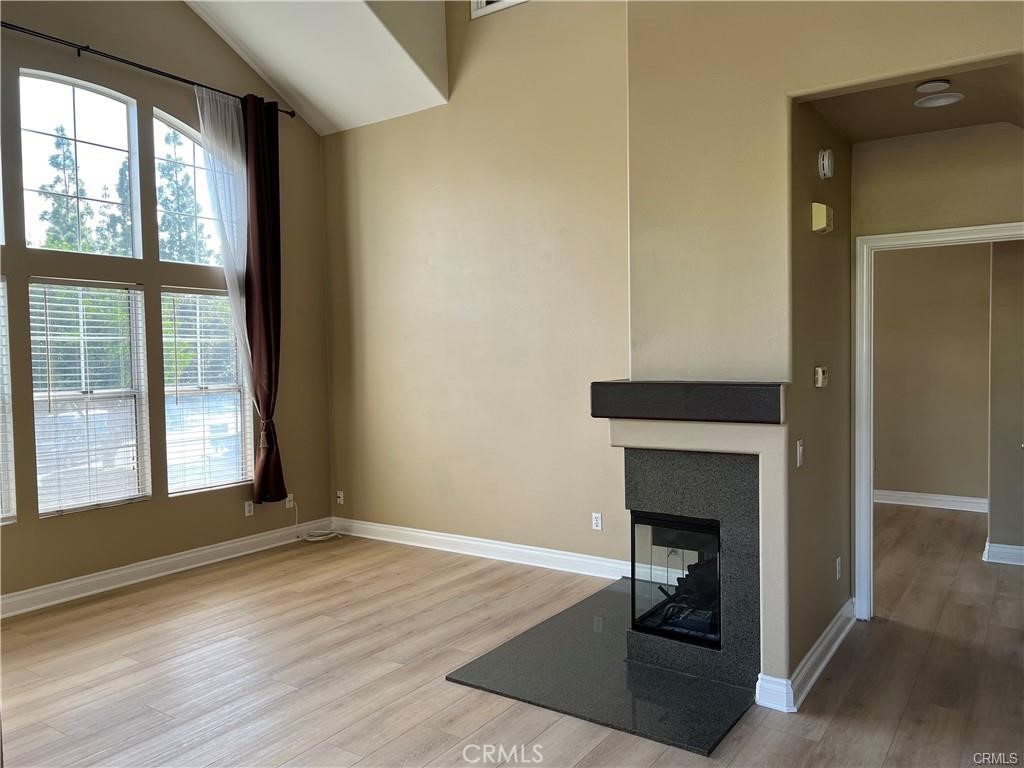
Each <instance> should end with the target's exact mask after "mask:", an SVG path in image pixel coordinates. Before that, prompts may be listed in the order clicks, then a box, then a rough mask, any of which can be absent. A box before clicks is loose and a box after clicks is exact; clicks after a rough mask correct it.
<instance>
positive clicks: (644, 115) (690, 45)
mask: <svg viewBox="0 0 1024 768" xmlns="http://www.w3.org/2000/svg"><path fill="white" fill-rule="evenodd" d="M1022 14H1024V7H1022V5H1021V4H1020V3H974V2H964V3H957V2H951V3H943V2H923V3H913V2H910V3H902V2H886V3H856V2H854V3H799V2H797V3H784V2H773V3H733V2H718V3H654V2H637V3H630V5H629V38H630V46H629V103H630V133H629V145H630V154H629V158H630V215H631V242H630V247H631V254H630V278H631V292H630V303H631V318H630V320H631V349H632V375H633V377H634V378H646V379H671V378H683V379H761V380H788V379H789V378H790V375H791V370H790V354H791V352H790V317H789V312H790V306H791V300H790V295H789V293H790V278H789V266H790V253H789V250H790V248H789V236H788V221H789V216H788V207H787V206H788V196H787V193H786V189H787V181H788V174H789V156H788V151H787V147H788V136H787V132H788V129H789V119H788V116H789V107H788V103H787V97H789V96H798V95H803V94H808V93H812V92H816V91H824V90H828V89H833V88H840V87H843V86H849V85H852V84H856V83H864V82H870V81H874V80H879V79H884V78H890V77H893V76H895V75H903V74H907V73H911V72H914V71H921V70H927V69H933V68H935V67H936V66H939V65H946V64H952V63H954V62H965V61H968V60H977V59H982V58H987V57H995V56H999V55H1004V54H1007V53H1010V52H1013V51H1019V50H1021V34H1020V31H1021V26H1022V23H1024V21H1022ZM1007 162H1009V161H1008V160H1007ZM854 194H855V196H856V190H855V192H854Z"/></svg>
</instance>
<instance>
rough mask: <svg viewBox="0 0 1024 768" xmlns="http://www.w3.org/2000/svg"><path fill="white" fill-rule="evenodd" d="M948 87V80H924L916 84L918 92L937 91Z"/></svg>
mask: <svg viewBox="0 0 1024 768" xmlns="http://www.w3.org/2000/svg"><path fill="white" fill-rule="evenodd" d="M947 88H949V80H926V81H925V82H923V83H921V84H920V85H919V86H917V92H918V93H939V92H940V91H944V90H946V89H947Z"/></svg>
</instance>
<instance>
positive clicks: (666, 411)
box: [590, 379, 784, 424]
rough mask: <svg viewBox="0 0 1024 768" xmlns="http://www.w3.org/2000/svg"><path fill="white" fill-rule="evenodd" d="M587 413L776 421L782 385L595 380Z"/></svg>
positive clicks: (659, 418)
mask: <svg viewBox="0 0 1024 768" xmlns="http://www.w3.org/2000/svg"><path fill="white" fill-rule="evenodd" d="M590 415H591V416H593V417H595V418H606V419H650V420H655V421H706V422H727V423H742V424H781V423H782V422H783V420H784V408H783V385H782V384H781V383H779V382H753V381H630V380H627V379H620V380H615V381H595V382H592V383H591V385H590Z"/></svg>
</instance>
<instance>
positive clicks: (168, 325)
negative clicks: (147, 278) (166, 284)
mask: <svg viewBox="0 0 1024 768" xmlns="http://www.w3.org/2000/svg"><path fill="white" fill-rule="evenodd" d="M162 314H163V343H164V397H165V399H166V402H165V408H166V414H167V416H166V419H167V485H168V490H169V491H170V492H171V493H182V492H185V491H195V490H199V489H202V488H213V487H216V486H221V485H230V484H233V483H240V482H243V481H246V480H250V479H252V464H253V425H252V405H251V403H250V402H249V399H248V396H247V395H246V393H245V388H244V387H243V385H242V377H241V373H240V372H241V367H240V365H239V359H238V348H237V345H236V344H235V335H234V332H233V330H232V325H231V314H230V307H229V304H228V297H227V296H226V295H223V294H196V293H179V292H175V291H166V292H164V294H163V295H162Z"/></svg>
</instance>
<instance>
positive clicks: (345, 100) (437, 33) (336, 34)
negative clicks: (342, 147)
mask: <svg viewBox="0 0 1024 768" xmlns="http://www.w3.org/2000/svg"><path fill="white" fill-rule="evenodd" d="M189 5H190V6H191V7H192V9H193V10H194V11H195V12H196V13H197V14H198V15H199V16H200V17H201V18H202V19H203V20H204V21H205V22H206V23H207V24H209V25H210V27H211V28H213V30H214V31H216V32H217V34H218V35H220V36H221V37H222V38H223V39H224V40H225V42H227V43H228V45H230V46H231V47H232V48H233V49H234V50H235V51H236V52H237V53H238V55H239V56H241V57H242V58H243V59H244V60H245V61H246V63H248V64H249V66H251V67H252V68H253V69H254V70H256V71H257V72H258V73H259V74H260V75H261V76H262V77H263V78H264V79H265V80H266V81H267V82H268V83H270V85H271V86H273V88H274V89H275V90H276V91H277V92H278V93H279V94H281V97H282V98H283V99H284V100H285V101H287V102H288V104H289V105H290V106H291V107H293V108H294V109H295V110H297V111H298V112H299V114H300V115H302V117H303V118H304V119H305V120H306V122H308V123H309V124H310V125H311V126H312V127H313V128H314V130H316V131H317V133H319V134H320V135H326V134H329V133H334V132H335V131H341V130H345V129H347V128H354V127H357V126H360V125H366V124H368V123H375V122H378V121H380V120H387V119H388V118H392V117H398V116H400V115H405V114H409V113H411V112H417V111H419V110H421V109H428V108H430V107H436V106H439V105H441V104H444V103H446V102H447V100H448V66H447V54H446V47H445V25H444V3H443V2H440V0H425V1H423V2H420V1H418V0H403V1H399V2H394V1H383V2H362V1H361V0H360V1H355V2H353V1H351V0H329V1H328V2H307V1H306V0H293V1H290V2H281V1H277V2H274V1H272V2H249V1H243V2H231V3H226V2H218V1H217V0H191V2H189Z"/></svg>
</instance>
